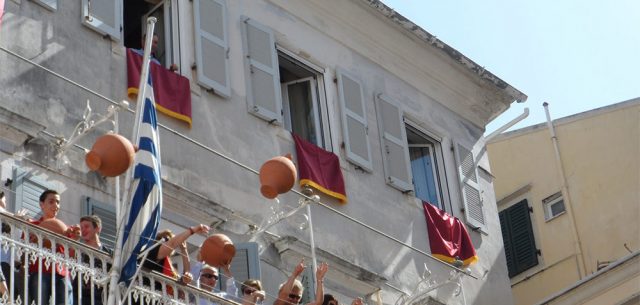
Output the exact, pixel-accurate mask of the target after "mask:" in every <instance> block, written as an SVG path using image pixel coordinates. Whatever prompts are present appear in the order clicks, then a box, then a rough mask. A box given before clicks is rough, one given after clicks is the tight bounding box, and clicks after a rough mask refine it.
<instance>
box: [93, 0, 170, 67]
mask: <svg viewBox="0 0 640 305" xmlns="http://www.w3.org/2000/svg"><path fill="white" fill-rule="evenodd" d="M92 2H93V1H92ZM114 2H118V1H114ZM174 2H175V0H163V1H155V2H148V1H142V0H135V1H131V0H129V1H124V2H123V3H124V45H125V46H126V47H127V48H133V49H141V48H142V44H143V36H144V35H145V34H146V33H145V31H146V28H147V18H148V17H156V19H157V20H158V21H157V22H156V24H155V28H154V34H155V35H157V36H158V45H157V47H156V49H155V50H154V57H155V58H156V59H157V60H158V61H160V63H161V64H162V65H163V66H164V67H166V68H169V67H170V66H171V64H174V63H178V62H179V59H178V56H177V55H178V54H177V53H178V52H174V50H178V46H177V43H176V42H177V39H176V37H177V35H174V28H173V25H174V24H177V23H175V22H173V18H174V12H173V11H174V10H173V9H172V7H173V5H174Z"/></svg>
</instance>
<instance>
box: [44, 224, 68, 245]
mask: <svg viewBox="0 0 640 305" xmlns="http://www.w3.org/2000/svg"><path fill="white" fill-rule="evenodd" d="M39 226H41V227H43V228H45V229H47V230H49V231H51V232H54V233H57V234H60V235H64V232H65V231H67V225H66V224H65V223H64V222H62V221H61V220H60V219H57V218H50V219H46V220H43V221H42V222H41V223H40V224H39ZM42 246H43V247H45V248H47V249H51V241H50V240H48V239H44V240H42Z"/></svg>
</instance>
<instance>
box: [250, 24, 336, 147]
mask: <svg viewBox="0 0 640 305" xmlns="http://www.w3.org/2000/svg"><path fill="white" fill-rule="evenodd" d="M243 23H244V26H243V27H242V30H243V31H242V33H243V35H242V38H243V46H244V58H245V68H246V75H247V77H246V82H247V106H248V110H249V112H250V113H251V114H253V115H255V116H257V117H259V118H261V119H264V120H266V121H268V122H269V123H273V124H280V125H282V126H284V128H286V129H287V130H289V131H292V132H294V133H296V134H297V135H299V136H301V137H302V138H304V139H305V140H307V141H309V142H311V143H314V144H316V145H318V146H320V147H325V142H324V136H323V134H324V133H323V130H322V121H323V120H322V109H321V106H322V102H321V101H323V100H324V92H323V90H322V88H323V87H324V83H323V78H322V74H323V70H322V69H321V68H319V67H316V66H315V65H313V64H311V63H309V62H307V61H305V60H303V59H301V58H298V57H297V56H295V55H294V54H292V53H290V52H288V51H286V50H284V49H281V48H276V44H275V38H274V34H273V31H272V30H271V29H270V28H269V27H267V26H264V25H262V24H260V23H258V22H256V21H255V20H253V19H250V18H246V17H244V18H243Z"/></svg>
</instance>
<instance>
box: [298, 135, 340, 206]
mask: <svg viewBox="0 0 640 305" xmlns="http://www.w3.org/2000/svg"><path fill="white" fill-rule="evenodd" d="M291 135H292V136H293V140H294V141H295V142H296V155H297V157H298V177H300V185H301V186H302V185H309V186H312V187H314V188H315V189H317V190H319V191H320V192H323V193H325V194H327V195H329V196H331V197H334V198H337V199H338V200H340V202H341V203H346V202H347V193H346V191H345V187H344V178H343V177H342V170H340V159H339V158H338V156H336V154H334V153H332V152H330V151H326V150H324V149H322V148H320V147H318V146H316V145H315V144H313V143H310V142H307V141H305V140H304V139H303V138H301V137H299V136H297V135H295V134H293V133H292V134H291Z"/></svg>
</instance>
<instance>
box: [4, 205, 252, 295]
mask: <svg viewBox="0 0 640 305" xmlns="http://www.w3.org/2000/svg"><path fill="white" fill-rule="evenodd" d="M0 225H1V226H2V234H0V255H1V256H2V264H3V268H2V269H3V271H5V272H6V273H8V274H6V273H5V274H4V276H5V278H6V282H5V283H6V284H7V291H6V293H4V294H3V295H2V298H0V304H31V305H44V304H49V303H48V302H47V301H48V300H45V299H44V298H40V297H39V293H38V292H39V290H41V289H42V288H43V287H46V286H50V287H52V289H51V290H52V291H55V289H56V286H55V285H56V284H58V285H59V283H61V282H60V280H58V281H55V279H56V276H55V272H52V273H47V272H46V270H51V268H52V267H53V266H55V268H57V270H62V269H59V268H64V269H66V270H67V271H68V276H67V277H66V278H65V279H64V282H65V285H64V286H65V287H64V294H63V295H64V298H65V300H64V301H63V302H61V301H60V300H55V293H53V294H52V296H51V301H52V302H53V303H54V304H60V303H62V304H87V305H88V304H91V305H94V304H107V298H108V293H109V270H108V267H110V266H111V264H112V262H113V261H112V257H111V256H109V255H108V254H107V253H105V252H102V251H99V250H96V249H94V248H90V247H87V246H85V245H83V244H81V243H79V242H76V241H74V240H71V239H68V238H66V237H63V236H61V235H58V234H55V233H53V232H51V231H49V230H46V229H43V228H41V227H38V226H35V225H32V224H30V223H28V222H26V221H24V220H22V219H19V218H16V217H13V216H10V215H6V214H1V213H0ZM26 236H28V237H30V238H25V237H26ZM51 249H58V251H55V252H54V251H51ZM61 252H62V253H61ZM24 262H26V263H24ZM5 264H6V265H5ZM30 264H31V265H33V266H40V267H39V268H38V267H35V270H37V271H35V272H31V273H29V272H28V265H30ZM33 270H34V268H32V271H33ZM3 273H4V272H3ZM25 274H27V276H25ZM29 277H37V279H38V280H37V282H36V283H37V285H35V286H37V287H38V288H35V289H34V287H35V286H34V285H32V289H28V288H27V289H24V287H29ZM31 281H35V280H31ZM143 281H144V282H146V283H149V284H148V285H144V284H143ZM132 283H133V284H132V285H131V288H130V289H129V290H127V288H126V287H124V284H120V285H119V287H118V288H119V290H120V292H119V295H120V298H119V300H117V301H116V304H205V302H206V304H212V303H217V304H220V305H239V303H237V302H235V301H231V300H227V299H224V298H221V297H218V296H216V295H214V294H212V293H211V292H207V291H204V290H202V289H199V288H198V287H195V286H193V285H185V284H183V283H180V282H178V281H176V280H174V279H172V278H169V277H166V276H164V275H162V274H159V273H156V272H146V271H144V270H141V271H140V272H139V273H138V274H137V276H136V277H135V278H134V279H133V281H132ZM78 287H85V292H84V293H77V292H78V291H79V290H80V289H79V288H78ZM152 287H154V288H155V289H154V288H152ZM57 288H58V289H60V287H57ZM91 296H93V298H92V297H91ZM83 298H84V300H83ZM87 299H88V300H87ZM25 300H28V302H25Z"/></svg>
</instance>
